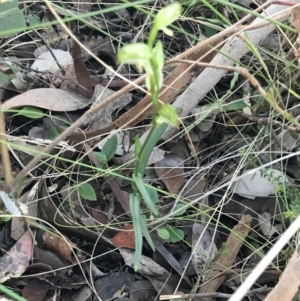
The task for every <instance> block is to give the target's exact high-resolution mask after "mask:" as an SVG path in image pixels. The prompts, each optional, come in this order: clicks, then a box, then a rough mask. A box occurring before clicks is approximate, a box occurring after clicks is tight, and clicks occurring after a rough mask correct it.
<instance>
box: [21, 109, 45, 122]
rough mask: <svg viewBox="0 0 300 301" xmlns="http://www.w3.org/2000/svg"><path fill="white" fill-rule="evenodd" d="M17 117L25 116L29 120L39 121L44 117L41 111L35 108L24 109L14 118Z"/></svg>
mask: <svg viewBox="0 0 300 301" xmlns="http://www.w3.org/2000/svg"><path fill="white" fill-rule="evenodd" d="M17 115H21V116H25V117H28V118H31V119H39V118H42V117H43V116H44V113H43V111H42V110H40V109H39V108H36V107H24V108H22V109H21V110H20V111H19V112H18V113H17V114H16V116H17Z"/></svg>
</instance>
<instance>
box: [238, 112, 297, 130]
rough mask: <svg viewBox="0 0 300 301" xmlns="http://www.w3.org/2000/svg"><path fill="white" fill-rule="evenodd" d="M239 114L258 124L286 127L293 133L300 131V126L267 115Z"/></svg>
mask: <svg viewBox="0 0 300 301" xmlns="http://www.w3.org/2000/svg"><path fill="white" fill-rule="evenodd" d="M238 114H239V115H241V116H243V117H244V118H247V119H248V120H250V121H253V122H255V123H257V124H263V125H266V126H269V125H272V126H274V127H277V128H284V129H285V130H287V131H289V132H293V133H300V127H293V126H289V125H287V124H283V123H282V122H280V121H277V120H272V119H270V118H267V117H257V116H254V115H248V114H245V113H240V112H238Z"/></svg>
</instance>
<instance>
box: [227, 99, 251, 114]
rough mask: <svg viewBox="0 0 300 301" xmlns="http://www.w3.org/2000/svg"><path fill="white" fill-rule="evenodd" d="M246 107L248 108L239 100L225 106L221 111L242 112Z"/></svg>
mask: <svg viewBox="0 0 300 301" xmlns="http://www.w3.org/2000/svg"><path fill="white" fill-rule="evenodd" d="M246 107H248V106H247V104H246V103H245V102H244V101H242V100H239V101H235V102H231V103H229V104H226V105H225V106H223V107H222V109H223V110H224V111H225V112H229V111H237V110H242V109H244V108H246Z"/></svg>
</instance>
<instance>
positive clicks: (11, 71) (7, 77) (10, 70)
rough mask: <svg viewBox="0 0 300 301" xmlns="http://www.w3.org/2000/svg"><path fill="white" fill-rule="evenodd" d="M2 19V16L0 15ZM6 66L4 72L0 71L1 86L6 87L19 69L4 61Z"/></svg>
mask: <svg viewBox="0 0 300 301" xmlns="http://www.w3.org/2000/svg"><path fill="white" fill-rule="evenodd" d="M0 20H1V17H0ZM2 65H3V67H4V68H7V69H6V70H5V71H4V72H2V71H0V87H5V85H7V84H8V83H10V81H11V80H12V79H13V78H15V76H16V73H17V72H18V71H19V69H18V68H17V67H15V66H11V65H10V64H6V63H3V64H2Z"/></svg>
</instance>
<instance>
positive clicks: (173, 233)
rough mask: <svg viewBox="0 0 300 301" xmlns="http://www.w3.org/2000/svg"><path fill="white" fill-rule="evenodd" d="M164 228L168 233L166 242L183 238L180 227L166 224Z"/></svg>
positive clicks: (173, 241)
mask: <svg viewBox="0 0 300 301" xmlns="http://www.w3.org/2000/svg"><path fill="white" fill-rule="evenodd" d="M166 229H167V230H168V232H169V234H170V236H169V238H167V239H165V241H166V242H168V243H175V242H179V241H182V240H183V239H184V232H183V231H182V230H181V229H178V228H175V227H172V226H169V225H168V226H167V228H166Z"/></svg>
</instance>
